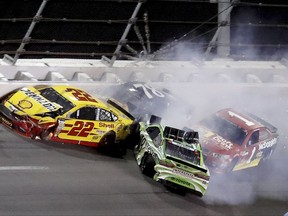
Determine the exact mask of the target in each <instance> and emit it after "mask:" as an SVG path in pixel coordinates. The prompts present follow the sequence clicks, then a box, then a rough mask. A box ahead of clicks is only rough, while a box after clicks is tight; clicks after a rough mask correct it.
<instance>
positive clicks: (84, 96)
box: [66, 88, 97, 102]
mask: <svg viewBox="0 0 288 216" xmlns="http://www.w3.org/2000/svg"><path fill="white" fill-rule="evenodd" d="M66 91H67V92H72V94H73V95H74V97H75V98H77V100H79V101H91V102H97V101H96V100H95V99H94V98H93V97H92V96H91V95H90V94H88V93H87V92H85V91H82V90H80V89H73V88H67V89H66Z"/></svg>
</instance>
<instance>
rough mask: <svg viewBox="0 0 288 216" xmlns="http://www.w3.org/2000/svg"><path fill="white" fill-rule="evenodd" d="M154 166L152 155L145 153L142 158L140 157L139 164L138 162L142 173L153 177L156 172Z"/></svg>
mask: <svg viewBox="0 0 288 216" xmlns="http://www.w3.org/2000/svg"><path fill="white" fill-rule="evenodd" d="M154 166H155V161H154V159H153V157H152V155H151V154H145V155H144V156H143V159H142V161H141V164H140V169H141V172H142V173H143V174H144V175H147V176H149V177H153V176H154V175H155V173H156V172H155V169H154Z"/></svg>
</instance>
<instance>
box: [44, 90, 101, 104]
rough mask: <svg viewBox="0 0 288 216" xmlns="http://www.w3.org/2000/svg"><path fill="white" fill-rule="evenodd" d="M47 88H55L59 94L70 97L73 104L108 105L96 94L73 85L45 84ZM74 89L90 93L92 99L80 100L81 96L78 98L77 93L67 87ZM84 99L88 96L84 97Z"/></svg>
mask: <svg viewBox="0 0 288 216" xmlns="http://www.w3.org/2000/svg"><path fill="white" fill-rule="evenodd" d="M45 88H53V89H54V90H55V91H57V92H58V93H59V94H61V95H62V96H64V97H65V98H66V99H68V100H69V101H71V102H72V103H73V104H75V105H80V106H83V105H86V106H87V105H91V106H95V105H96V106H100V107H104V108H107V105H106V104H105V103H104V102H103V101H101V100H100V99H98V98H95V97H94V96H92V95H90V94H89V93H88V92H86V91H84V90H83V89H80V88H77V87H73V86H66V85H51V86H45ZM68 88H69V89H73V90H76V91H80V92H82V93H83V94H87V96H88V95H89V98H91V100H88V99H86V100H79V98H77V97H76V96H75V95H73V92H72V91H70V92H68V91H66V90H67V89H68ZM83 94H80V96H82V97H83ZM83 98H84V99H85V98H87V97H85V96H84V97H83Z"/></svg>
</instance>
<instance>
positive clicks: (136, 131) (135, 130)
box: [126, 122, 140, 149]
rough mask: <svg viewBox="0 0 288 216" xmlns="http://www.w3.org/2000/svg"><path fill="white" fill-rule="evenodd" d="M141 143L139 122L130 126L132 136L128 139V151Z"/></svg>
mask: <svg viewBox="0 0 288 216" xmlns="http://www.w3.org/2000/svg"><path fill="white" fill-rule="evenodd" d="M139 141H140V125H139V122H134V123H133V124H132V125H131V126H130V135H129V136H128V137H127V139H126V146H127V148H128V149H133V148H134V147H135V146H136V145H137V144H138V143H139Z"/></svg>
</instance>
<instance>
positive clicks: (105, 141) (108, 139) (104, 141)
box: [99, 131, 116, 148]
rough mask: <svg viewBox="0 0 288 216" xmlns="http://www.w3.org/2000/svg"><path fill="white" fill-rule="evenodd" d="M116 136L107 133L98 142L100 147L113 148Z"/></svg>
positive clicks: (111, 132) (113, 133)
mask: <svg viewBox="0 0 288 216" xmlns="http://www.w3.org/2000/svg"><path fill="white" fill-rule="evenodd" d="M115 139H116V134H115V132H114V131H109V132H108V133H106V134H105V135H104V136H103V137H102V138H101V140H100V142H99V143H100V146H102V147H105V148H106V147H109V148H110V147H113V146H114V144H115Z"/></svg>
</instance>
